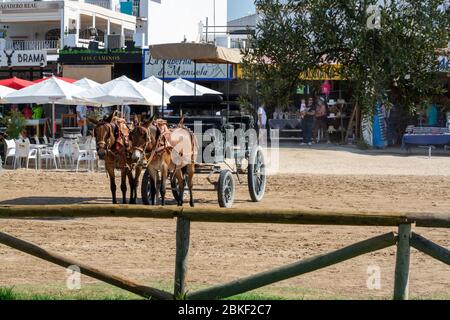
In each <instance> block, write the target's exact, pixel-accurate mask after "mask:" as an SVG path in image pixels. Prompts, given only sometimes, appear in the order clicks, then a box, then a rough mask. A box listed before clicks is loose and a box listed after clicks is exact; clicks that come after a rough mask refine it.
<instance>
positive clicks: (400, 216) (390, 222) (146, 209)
mask: <svg viewBox="0 0 450 320" xmlns="http://www.w3.org/2000/svg"><path fill="white" fill-rule="evenodd" d="M47 217H68V218H69V217H70V218H77V217H78V218H90V217H92V218H95V217H123V218H159V219H173V218H181V217H183V218H186V219H189V220H190V221H192V222H218V223H277V224H310V225H344V226H345V225H347V226H387V227H388V226H392V227H393V226H398V225H400V224H404V223H409V224H416V226H418V227H432V228H450V215H445V214H432V213H400V212H392V213H377V212H375V213H370V212H367V213H354V212H324V211H308V210H303V209H270V210H269V209H251V210H250V209H226V208H184V207H167V206H166V207H157V206H143V205H112V204H96V205H30V206H27V205H18V206H16V205H0V218H47Z"/></svg>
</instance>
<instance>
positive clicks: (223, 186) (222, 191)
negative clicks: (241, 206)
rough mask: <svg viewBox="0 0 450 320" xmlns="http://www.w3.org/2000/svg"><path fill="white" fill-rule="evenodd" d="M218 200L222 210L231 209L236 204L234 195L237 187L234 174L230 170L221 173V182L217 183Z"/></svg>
mask: <svg viewBox="0 0 450 320" xmlns="http://www.w3.org/2000/svg"><path fill="white" fill-rule="evenodd" d="M217 185H218V188H217V198H218V200H219V206H220V207H221V208H231V207H232V206H233V202H234V194H235V191H236V186H235V183H234V178H233V174H232V173H231V171H230V170H228V169H225V170H222V171H221V172H220V175H219V182H218V183H217Z"/></svg>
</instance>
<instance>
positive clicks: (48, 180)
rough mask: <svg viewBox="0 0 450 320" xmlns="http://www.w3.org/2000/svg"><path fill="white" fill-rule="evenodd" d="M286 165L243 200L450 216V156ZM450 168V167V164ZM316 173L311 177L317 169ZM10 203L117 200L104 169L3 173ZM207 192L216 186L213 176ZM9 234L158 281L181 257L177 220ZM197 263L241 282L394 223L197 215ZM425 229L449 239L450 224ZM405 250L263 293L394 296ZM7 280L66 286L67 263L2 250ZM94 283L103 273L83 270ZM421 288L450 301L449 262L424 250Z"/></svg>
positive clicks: (208, 279)
mask: <svg viewBox="0 0 450 320" xmlns="http://www.w3.org/2000/svg"><path fill="white" fill-rule="evenodd" d="M281 152H282V157H281V158H282V166H281V170H280V171H281V173H279V174H277V175H273V176H270V177H269V178H268V188H267V193H266V196H265V198H264V200H263V201H262V202H261V203H258V204H255V203H251V202H249V196H248V191H247V189H246V186H245V185H243V186H240V187H239V188H238V193H237V199H236V206H238V207H248V208H256V207H257V208H280V207H285V208H305V209H309V210H345V211H389V210H395V211H408V212H424V211H427V212H439V213H449V212H450V175H449V174H448V173H447V169H450V158H448V157H433V158H432V159H431V160H430V159H427V158H426V157H422V156H415V157H403V156H394V155H380V156H374V155H371V154H368V155H364V154H361V153H355V152H348V151H341V150H338V151H334V150H315V149H308V150H306V149H303V150H295V149H285V150H282V151H281ZM448 171H450V170H448ZM308 172H309V173H308ZM0 179H1V187H0V203H2V204H46V203H53V204H57V203H108V202H109V199H110V194H109V185H108V183H107V180H106V177H105V175H104V174H102V173H86V172H84V173H81V172H80V173H74V172H65V171H59V172H51V171H48V172H47V171H41V172H35V171H34V170H17V171H9V170H4V171H2V172H1V173H0ZM196 186H198V188H202V189H203V188H207V187H208V184H207V183H206V181H205V179H204V177H200V176H198V177H197V178H196ZM195 197H196V199H197V203H198V205H199V206H217V200H216V195H215V193H214V192H203V191H202V192H199V191H197V192H195ZM0 230H2V231H3V232H7V233H10V234H12V235H15V236H18V237H22V238H23V239H25V240H29V241H32V242H35V243H37V244H40V245H42V246H44V247H45V248H48V249H51V250H53V251H56V252H59V253H61V254H65V255H68V256H71V257H74V258H77V259H79V260H80V261H85V262H89V263H90V264H92V265H95V266H98V267H101V268H104V269H106V270H109V271H111V272H115V273H118V274H121V275H124V276H128V277H130V278H133V279H138V280H142V281H145V282H146V283H148V284H152V283H158V282H159V281H167V282H170V281H171V279H172V276H173V265H174V257H175V222H174V221H161V220H144V219H119V218H113V219H109V218H108V219H107V218H96V219H63V220H61V219H52V220H48V219H47V220H16V219H2V220H0ZM191 230H192V240H191V244H192V245H191V251H190V261H189V266H190V270H189V275H188V283H189V285H190V286H191V287H198V286H204V285H206V284H214V283H217V282H223V281H228V280H233V279H236V278H238V277H241V276H245V275H250V274H253V273H255V272H259V271H264V270H267V269H270V268H272V267H276V266H280V265H283V264H287V263H291V262H294V261H297V260H299V259H302V258H306V257H310V256H313V255H316V254H319V253H325V252H328V251H330V250H334V249H338V248H340V247H342V246H345V245H349V244H351V243H354V242H356V241H359V240H363V239H366V238H369V237H371V236H375V235H378V234H381V233H384V232H388V231H395V229H393V228H372V227H341V226H337V227H329V226H327V227H323V226H286V225H268V224H260V225H255V224H214V223H194V224H193V225H192V227H191ZM415 231H416V232H417V233H419V234H421V235H423V236H426V237H427V238H430V239H431V240H433V241H435V242H437V243H439V244H440V245H443V246H445V247H447V248H449V247H450V230H446V229H420V228H416V229H415ZM394 263H395V248H389V249H385V250H381V251H379V252H375V253H372V254H368V255H364V256H361V257H358V258H356V259H353V260H350V261H346V262H344V263H341V264H339V265H335V266H332V267H329V268H326V269H323V270H320V271H318V272H314V273H311V274H307V275H304V276H301V277H297V278H294V279H291V280H287V281H283V282H281V283H278V284H276V285H272V286H269V287H267V288H265V289H264V292H268V293H273V294H279V295H283V296H287V297H292V298H304V297H305V298H309V297H316V298H317V297H319V298H320V297H325V298H327V297H328V298H330V297H331V298H333V297H347V298H377V297H389V296H390V295H391V293H392V289H393V274H394ZM373 265H375V266H379V267H380V270H381V285H382V286H381V289H380V290H369V289H368V288H367V285H366V281H367V278H368V275H367V268H368V267H369V266H373ZM0 270H1V272H0V285H13V284H16V285H17V284H49V283H53V284H60V285H64V283H65V277H66V273H65V270H62V269H61V268H59V267H55V266H52V265H50V264H48V263H45V262H41V261H39V260H37V259H34V258H32V257H28V256H26V255H24V254H21V253H18V252H16V251H13V250H10V249H8V248H6V247H4V246H0ZM83 281H86V282H92V281H94V280H92V279H88V278H83ZM410 282H411V285H410V289H411V295H412V296H420V297H443V296H445V297H447V298H448V297H450V289H449V288H450V269H449V268H448V266H446V265H444V264H443V263H440V262H438V261H435V260H433V259H431V258H428V257H426V256H425V255H423V254H421V253H419V252H417V251H416V250H413V252H412V266H411V281H410Z"/></svg>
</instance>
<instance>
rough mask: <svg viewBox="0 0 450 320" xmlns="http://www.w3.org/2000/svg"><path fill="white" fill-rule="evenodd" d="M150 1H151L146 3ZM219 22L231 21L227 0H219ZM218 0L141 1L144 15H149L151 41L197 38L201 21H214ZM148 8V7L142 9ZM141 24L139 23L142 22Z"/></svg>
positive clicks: (148, 25) (224, 23) (222, 23)
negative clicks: (228, 15) (228, 16)
mask: <svg viewBox="0 0 450 320" xmlns="http://www.w3.org/2000/svg"><path fill="white" fill-rule="evenodd" d="M142 2H148V3H142ZM215 3H216V25H218V26H226V25H227V0H215ZM213 4H214V0H146V1H141V16H146V17H147V18H148V21H147V26H144V28H146V29H147V30H148V39H147V40H148V43H149V44H150V45H151V44H160V43H173V42H181V41H183V40H184V38H185V37H186V40H187V41H188V42H192V41H197V40H198V37H199V22H200V21H202V22H203V24H204V25H206V17H208V19H209V25H213V16H214V10H213V8H214V6H213ZM142 10H144V11H142ZM138 24H139V23H138Z"/></svg>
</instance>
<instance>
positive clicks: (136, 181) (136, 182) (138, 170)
mask: <svg viewBox="0 0 450 320" xmlns="http://www.w3.org/2000/svg"><path fill="white" fill-rule="evenodd" d="M141 172H142V168H141V167H136V171H135V174H134V181H133V182H134V185H133V192H134V195H133V204H136V203H137V188H138V186H139V178H140V177H141Z"/></svg>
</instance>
